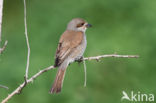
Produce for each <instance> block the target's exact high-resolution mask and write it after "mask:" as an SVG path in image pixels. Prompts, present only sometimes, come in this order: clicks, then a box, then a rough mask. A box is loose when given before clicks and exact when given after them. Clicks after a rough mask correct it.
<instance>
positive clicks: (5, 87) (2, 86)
mask: <svg viewBox="0 0 156 103" xmlns="http://www.w3.org/2000/svg"><path fill="white" fill-rule="evenodd" d="M0 88H4V89H9V88H8V87H7V86H4V85H1V84H0Z"/></svg>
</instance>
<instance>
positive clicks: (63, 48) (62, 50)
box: [55, 30, 83, 66]
mask: <svg viewBox="0 0 156 103" xmlns="http://www.w3.org/2000/svg"><path fill="white" fill-rule="evenodd" d="M82 40H83V33H82V32H78V31H69V30H67V31H65V32H64V33H63V34H62V36H61V38H60V41H59V44H58V47H57V50H56V55H55V66H59V65H60V64H61V63H62V62H63V61H64V60H65V59H66V58H67V57H68V56H69V55H70V54H71V52H72V51H73V50H74V48H75V47H77V46H79V45H80V44H81V42H82Z"/></svg>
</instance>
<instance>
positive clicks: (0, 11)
mask: <svg viewBox="0 0 156 103" xmlns="http://www.w3.org/2000/svg"><path fill="white" fill-rule="evenodd" d="M2 16H3V0H0V42H1V41H2V40H1V34H2Z"/></svg>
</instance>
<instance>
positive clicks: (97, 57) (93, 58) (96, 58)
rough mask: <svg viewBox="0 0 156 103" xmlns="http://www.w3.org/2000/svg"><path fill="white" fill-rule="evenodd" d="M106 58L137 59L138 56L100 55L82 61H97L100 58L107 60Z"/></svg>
mask: <svg viewBox="0 0 156 103" xmlns="http://www.w3.org/2000/svg"><path fill="white" fill-rule="evenodd" d="M107 57H115V58H138V57H139V56H138V55H117V54H108V55H100V56H94V57H88V58H84V60H97V61H99V60H100V59H101V58H107Z"/></svg>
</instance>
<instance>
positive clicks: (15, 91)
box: [1, 54, 139, 103]
mask: <svg viewBox="0 0 156 103" xmlns="http://www.w3.org/2000/svg"><path fill="white" fill-rule="evenodd" d="M106 57H116V58H138V57H139V56H138V55H117V54H110V55H100V56H95V57H87V58H83V60H99V59H101V58H106ZM54 68H55V67H54V66H49V67H47V68H45V69H43V70H41V71H39V72H38V73H36V74H35V75H33V76H32V77H31V78H30V79H28V80H27V84H28V83H30V82H32V81H33V80H34V79H36V78H37V77H38V76H40V75H41V74H42V73H44V72H46V71H49V70H51V69H54ZM25 86H26V85H25V82H23V83H22V84H21V85H20V86H19V87H17V88H16V89H15V90H14V91H13V92H12V93H11V94H9V95H8V96H7V97H6V98H5V99H3V100H2V102H1V103H6V102H7V101H8V100H9V99H11V98H12V97H13V96H14V95H16V94H18V93H20V92H21V90H22V89H23V88H24V87H25Z"/></svg>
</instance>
